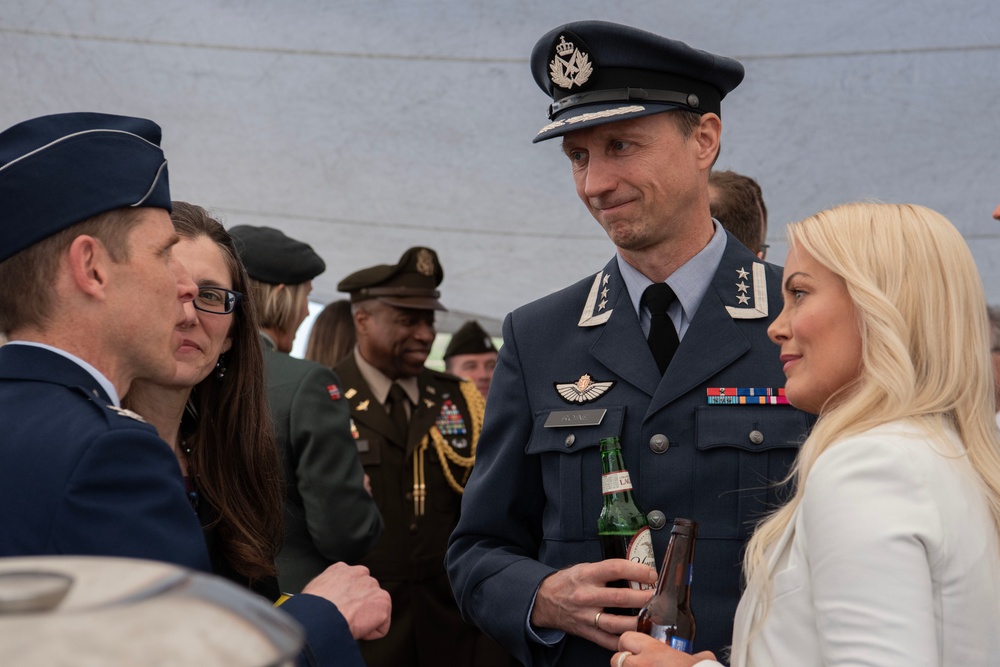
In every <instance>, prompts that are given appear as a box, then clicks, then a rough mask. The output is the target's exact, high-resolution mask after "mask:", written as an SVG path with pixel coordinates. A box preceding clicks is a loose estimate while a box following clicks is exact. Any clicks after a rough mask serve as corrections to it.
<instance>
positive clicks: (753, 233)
mask: <svg viewBox="0 0 1000 667" xmlns="http://www.w3.org/2000/svg"><path fill="white" fill-rule="evenodd" d="M708 184H709V208H710V209H711V211H712V217H713V218H715V219H716V220H718V221H719V222H721V223H722V226H723V227H725V228H726V229H727V230H728V231H729V232H730V233H732V235H733V236H735V237H736V239H737V240H738V241H739V242H740V243H742V244H743V245H745V246H746V247H747V248H749V249H750V250H751V251H753V252H759V251H760V244H761V243H763V242H764V239H763V229H762V222H763V220H766V219H767V218H766V217H765V216H766V209H765V208H764V198H763V196H762V195H761V191H760V186H759V185H758V184H757V181H755V180H753V179H752V178H750V177H749V176H744V175H743V174H737V173H736V172H735V171H713V172H712V173H710V174H709V175H708ZM762 219H763V220H762Z"/></svg>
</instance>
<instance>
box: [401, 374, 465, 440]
mask: <svg viewBox="0 0 1000 667" xmlns="http://www.w3.org/2000/svg"><path fill="white" fill-rule="evenodd" d="M429 379H430V373H427V372H426V371H425V372H423V373H421V374H420V375H419V376H418V377H417V383H418V386H419V388H420V400H419V401H418V402H417V404H416V405H414V406H413V411H412V413H411V414H410V437H409V442H407V443H406V455H407V456H410V454H412V453H413V450H414V448H415V447H416V446H417V444H418V443H419V441H420V439H421V438H422V437H423V435H424V434H425V433H427V432H428V431H429V430H430V429H431V426H433V425H434V423H435V421H436V420H437V416H438V414H439V413H440V412H441V401H442V397H441V396H439V395H438V394H437V393H432V392H430V391H428V380H429ZM453 400H454V399H453Z"/></svg>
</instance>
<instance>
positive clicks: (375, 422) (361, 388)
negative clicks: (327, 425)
mask: <svg viewBox="0 0 1000 667" xmlns="http://www.w3.org/2000/svg"><path fill="white" fill-rule="evenodd" d="M336 372H337V374H338V375H339V376H340V380H341V383H342V384H343V385H344V386H346V387H347V389H346V392H347V393H351V390H353V391H354V392H355V393H354V395H353V396H351V397H350V398H348V399H347V400H348V401H349V402H350V405H351V419H353V420H354V421H355V422H356V423H358V424H364V425H365V426H366V427H367V428H370V429H371V430H373V431H375V432H376V433H378V434H379V435H381V436H382V437H383V438H385V439H386V441H387V442H391V443H393V444H394V445H396V446H397V447H404V445H405V443H402V442H399V437H398V436H397V435H396V427H395V426H394V425H393V423H392V420H391V419H389V414H388V413H387V412H386V411H385V408H384V407H383V406H382V404H381V403H379V402H378V400H376V399H375V396H374V395H373V394H372V393H371V390H370V389H369V388H368V383H367V382H365V380H364V378H363V377H362V376H361V371H360V370H358V365H357V363H356V362H355V361H354V358H353V356H350V357H348V358H347V359H346V360H344V361H343V362H342V363H341V364H340V365H338V366H337V369H336ZM345 395H346V394H345Z"/></svg>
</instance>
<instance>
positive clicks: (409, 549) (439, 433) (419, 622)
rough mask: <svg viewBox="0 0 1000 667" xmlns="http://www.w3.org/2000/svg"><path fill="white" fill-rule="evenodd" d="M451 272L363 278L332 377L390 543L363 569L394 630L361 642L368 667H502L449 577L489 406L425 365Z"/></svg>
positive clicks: (431, 259) (362, 274)
mask: <svg viewBox="0 0 1000 667" xmlns="http://www.w3.org/2000/svg"><path fill="white" fill-rule="evenodd" d="M443 278H444V271H443V270H442V268H441V264H440V263H439V262H438V258H437V254H436V253H435V252H434V251H433V250H431V249H429V248H410V249H409V250H407V251H406V252H405V253H404V254H403V256H402V257H401V258H400V260H399V262H398V263H397V264H394V265H380V266H374V267H371V268H367V269H363V270H361V271H358V272H356V273H354V274H352V275H350V276H348V277H347V278H344V280H342V281H341V282H340V284H339V285H338V286H337V289H339V290H340V291H341V292H348V293H350V295H351V310H352V313H353V317H354V326H355V329H356V330H357V335H358V342H357V346H356V347H355V348H354V353H353V354H351V355H349V356H347V357H346V358H345V359H343V360H341V361H340V362H339V363H338V364H337V365H336V366H335V367H334V370H335V371H336V373H337V375H338V376H339V377H340V378H341V381H342V382H343V387H344V397H345V398H346V399H347V400H348V401H349V403H350V408H351V430H352V432H353V434H354V438H355V440H356V442H357V446H358V453H359V455H360V457H361V462H362V464H363V465H364V468H365V472H366V473H367V474H368V475H369V476H370V478H371V487H372V492H373V495H374V497H375V501H376V503H377V504H378V507H379V510H381V512H382V516H383V518H384V520H385V532H384V533H383V535H382V538H381V539H380V540H379V541H378V543H377V544H376V545H375V548H374V549H372V551H371V552H370V553H369V554H368V556H366V557H365V558H364V559H362V560H361V563H362V564H363V565H367V566H368V568H369V569H370V570H371V574H372V576H373V577H375V578H376V579H378V581H379V582H380V583H381V584H382V587H383V588H385V589H386V590H387V591H389V593H390V595H391V596H392V625H391V627H390V629H389V634H388V635H387V636H385V637H384V638H382V639H377V640H374V641H366V642H361V652H362V654H363V655H364V658H365V661H366V662H367V664H368V665H369V667H407V666H410V665H412V666H419V665H433V666H434V667H440V665H457V666H462V665H468V666H470V667H471V666H472V665H477V666H478V665H506V664H511V663H510V662H509V658H507V657H506V656H505V655H504V654H502V653H501V652H500V648H499V646H497V645H496V644H495V643H493V641H492V640H491V639H489V638H488V637H486V636H485V635H483V634H481V633H480V632H479V630H477V629H476V628H475V627H473V626H472V625H469V624H467V623H466V622H465V621H463V620H462V618H461V616H460V614H459V611H458V607H457V605H456V604H455V599H454V596H453V595H452V592H451V586H450V584H449V583H448V578H447V576H446V575H445V571H444V554H445V548H446V546H447V542H448V536H449V535H450V534H451V531H452V529H453V528H454V527H455V524H456V523H457V522H458V514H459V507H460V505H461V499H462V492H463V488H464V485H465V481H466V479H467V478H468V476H469V473H470V471H471V469H472V464H473V462H474V460H475V455H476V441H477V440H478V439H479V431H480V428H481V427H482V423H483V411H484V408H485V402H484V399H483V397H482V395H481V394H480V393H479V391H478V390H477V389H476V387H475V385H473V384H472V383H471V382H468V381H464V380H462V379H460V378H458V377H456V376H454V375H450V374H447V373H439V372H437V371H433V370H431V369H428V368H426V367H425V366H424V362H426V361H427V356H428V355H429V354H430V350H431V344H432V343H433V342H434V337H435V330H434V311H436V310H445V308H444V306H442V305H441V302H440V301H438V297H439V296H440V293H439V292H438V290H437V287H438V285H440V284H441V280H442V279H443Z"/></svg>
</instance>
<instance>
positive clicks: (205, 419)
mask: <svg viewBox="0 0 1000 667" xmlns="http://www.w3.org/2000/svg"><path fill="white" fill-rule="evenodd" d="M173 209H174V211H173V213H171V215H170V218H171V220H172V221H173V223H174V228H175V229H176V230H177V233H178V234H179V235H180V236H181V238H185V239H197V238H200V237H202V236H205V237H208V238H209V239H211V240H212V241H214V242H215V244H216V245H217V246H218V247H219V249H220V250H221V251H222V255H223V256H224V257H225V259H226V264H227V265H228V267H229V274H230V276H231V278H232V281H233V289H234V290H235V291H237V292H241V293H242V294H243V295H244V296H243V299H242V300H241V301H240V304H239V306H238V307H237V309H236V312H235V313H234V317H233V328H232V331H230V335H231V336H232V339H233V344H232V347H231V348H230V349H229V351H228V352H226V353H225V354H224V355H223V357H224V362H223V363H224V365H225V368H226V370H225V376H224V377H223V379H222V380H219V379H218V378H217V377H216V374H215V373H214V372H213V373H212V374H211V375H209V376H208V377H207V378H205V379H204V380H202V381H201V382H199V383H198V384H197V385H196V386H195V387H194V389H193V390H192V391H191V397H190V398H189V399H188V410H186V411H185V417H184V421H183V423H182V424H181V437H182V438H184V439H185V441H186V442H187V444H188V446H189V447H190V448H191V454H190V456H189V459H188V465H189V467H190V470H189V472H190V474H192V475H198V491H199V493H200V494H202V495H203V496H204V498H205V499H206V500H207V501H208V502H209V503H210V504H211V505H212V506H213V507H215V508H216V509H217V510H218V513H219V517H218V520H217V522H216V523H215V525H214V526H213V527H214V528H215V530H216V531H217V534H218V535H219V538H220V541H221V544H222V551H223V554H224V556H225V558H226V560H227V561H228V562H229V564H230V565H231V566H232V568H233V569H234V570H236V571H237V572H238V573H240V574H242V575H244V576H246V577H248V578H250V579H251V581H252V580H255V579H259V578H262V577H265V576H271V575H273V574H274V573H275V569H274V557H275V556H276V555H277V553H278V550H279V549H280V548H281V542H282V539H283V537H284V525H283V518H284V501H285V492H284V480H283V473H282V467H281V461H280V460H279V458H278V452H277V449H276V448H275V444H274V436H273V434H272V431H271V419H270V410H269V408H268V403H267V389H266V386H265V382H264V355H263V351H262V349H261V344H260V337H259V333H258V318H257V308H256V304H255V303H254V301H253V299H252V298H249V297H250V295H249V293H248V292H249V289H248V280H249V279H248V278H247V273H246V270H245V269H244V268H243V265H242V263H240V261H239V255H238V254H237V252H236V248H235V246H234V245H233V239H232V237H231V236H230V235H229V232H227V231H226V230H225V228H223V226H222V224H221V223H219V221H218V220H216V219H215V218H213V217H212V216H211V215H210V214H209V213H208V212H207V211H206V210H205V209H203V208H201V207H200V206H195V205H193V204H188V203H186V202H180V201H175V202H174V203H173Z"/></svg>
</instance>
